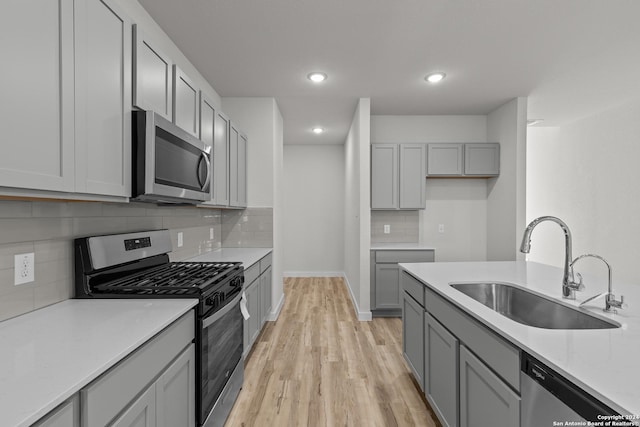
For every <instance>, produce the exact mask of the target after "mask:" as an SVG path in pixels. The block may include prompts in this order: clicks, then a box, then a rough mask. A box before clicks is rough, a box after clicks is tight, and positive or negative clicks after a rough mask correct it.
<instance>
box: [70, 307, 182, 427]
mask: <svg viewBox="0 0 640 427" xmlns="http://www.w3.org/2000/svg"><path fill="white" fill-rule="evenodd" d="M194 325H195V320H194V313H193V310H191V311H189V313H187V314H185V315H184V316H182V317H181V318H180V319H178V320H177V321H176V322H174V323H173V324H172V325H170V326H169V327H168V328H167V329H165V330H164V331H163V332H161V333H160V334H159V335H158V336H156V337H155V338H153V339H151V341H149V342H148V343H146V344H144V346H143V347H142V348H140V349H138V350H136V351H135V352H134V353H133V354H131V355H130V356H128V357H127V358H126V359H124V360H123V361H122V362H120V363H119V364H117V365H116V366H115V367H113V368H112V369H110V370H109V371H107V372H106V373H105V374H104V375H102V376H101V377H100V378H98V379H97V380H95V381H94V382H92V383H91V384H90V385H89V386H87V387H86V388H84V389H82V390H81V391H80V401H81V402H82V403H81V404H82V410H81V413H82V425H83V426H86V427H103V426H105V425H107V424H108V423H109V422H110V421H111V420H112V419H113V418H114V417H115V416H116V415H117V414H118V413H119V412H120V411H122V410H123V409H124V408H125V406H127V405H128V404H129V402H131V401H133V399H134V398H135V397H136V395H138V394H139V393H140V392H141V391H142V390H144V389H145V388H147V387H148V385H149V384H150V383H151V382H152V381H153V380H154V379H155V378H156V377H157V376H158V374H160V372H162V370H163V369H164V368H165V367H166V366H167V365H169V363H170V362H171V361H172V360H173V359H174V358H175V357H176V356H178V355H179V354H180V353H181V352H182V350H183V349H184V348H185V347H187V346H188V345H189V344H190V343H191V342H192V341H193V339H194V337H195V327H194Z"/></svg>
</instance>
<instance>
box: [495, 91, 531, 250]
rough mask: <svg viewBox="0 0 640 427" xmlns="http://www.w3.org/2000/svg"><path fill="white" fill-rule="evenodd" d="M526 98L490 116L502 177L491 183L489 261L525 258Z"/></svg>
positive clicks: (512, 102) (516, 100) (497, 110)
mask: <svg viewBox="0 0 640 427" xmlns="http://www.w3.org/2000/svg"><path fill="white" fill-rule="evenodd" d="M526 121H527V103H526V98H516V99H513V100H511V101H510V102H508V103H506V104H504V105H502V106H501V107H499V108H498V109H496V110H495V111H493V112H491V113H490V114H489V115H488V116H487V138H488V140H490V141H498V142H500V176H499V177H498V178H490V179H489V182H488V185H487V236H488V237H487V260H488V261H510V260H515V259H522V258H523V257H524V256H523V255H522V254H520V252H519V251H518V249H519V244H520V239H521V237H522V232H523V231H524V228H525V226H526V224H525V204H526V200H525V199H526V184H525V182H526V170H525V169H526V167H525V164H526V160H525V159H526Z"/></svg>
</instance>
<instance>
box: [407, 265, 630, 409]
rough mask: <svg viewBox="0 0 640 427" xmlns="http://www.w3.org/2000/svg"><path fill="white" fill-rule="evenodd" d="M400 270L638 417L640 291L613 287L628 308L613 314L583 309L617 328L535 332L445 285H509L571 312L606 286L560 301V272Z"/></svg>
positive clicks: (590, 286) (531, 268) (594, 305)
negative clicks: (565, 306)
mask: <svg viewBox="0 0 640 427" xmlns="http://www.w3.org/2000/svg"><path fill="white" fill-rule="evenodd" d="M400 266H401V267H402V268H403V269H404V270H405V271H407V272H408V273H410V274H411V275H413V276H414V277H416V278H417V279H419V280H420V281H422V282H423V283H424V284H425V285H426V286H428V287H429V288H430V289H432V290H433V291H435V292H436V293H437V294H439V295H440V296H442V297H444V298H445V299H446V300H447V301H449V302H450V303H452V304H453V305H455V306H456V307H458V308H460V309H461V310H463V311H464V312H466V313H467V314H469V315H470V316H472V317H473V318H475V319H476V320H477V321H479V322H481V323H482V324H484V325H485V326H486V327H488V328H490V329H491V330H493V331H494V332H495V333H497V334H498V335H500V336H502V337H503V338H505V339H506V340H507V341H510V342H511V343H513V344H514V345H515V346H517V347H519V348H520V349H522V350H524V351H526V352H528V353H530V354H532V355H533V356H535V357H536V358H538V359H539V360H540V361H541V362H543V363H545V364H547V365H548V366H550V367H551V368H553V369H555V370H557V371H558V372H559V373H560V374H562V375H564V376H565V377H566V378H567V379H569V380H570V381H572V382H574V383H575V384H577V385H578V386H580V387H581V388H583V389H584V390H586V391H587V392H589V393H590V394H591V395H593V396H594V397H596V398H598V399H600V400H602V401H603V402H604V403H606V404H607V405H609V406H610V407H611V408H612V409H614V410H616V411H618V412H620V413H621V414H625V415H634V416H638V415H640V387H639V386H638V384H640V369H638V360H639V357H640V356H639V355H638V354H639V353H640V286H638V285H636V286H633V285H625V284H621V283H616V282H614V292H615V294H616V296H617V297H619V296H620V295H624V297H625V302H628V307H626V308H623V309H619V310H618V314H608V313H604V312H603V311H602V307H603V306H604V301H603V299H602V298H598V299H596V300H594V301H592V302H590V303H588V304H586V305H584V306H583V309H585V310H588V311H589V312H591V313H593V314H595V315H597V316H601V317H602V316H604V317H606V318H608V319H610V320H613V321H615V322H618V323H620V324H621V325H622V326H621V327H620V328H615V329H597V330H560V329H541V328H535V327H531V326H526V325H523V324H520V323H517V322H515V321H513V320H511V319H508V318H507V317H504V316H502V315H500V314H498V313H497V312H495V311H493V310H491V309H490V308H488V307H486V306H484V305H483V304H481V303H479V302H477V301H476V300H474V299H472V298H470V297H468V296H467V295H465V294H463V293H462V292H459V291H457V290H456V289H454V288H452V287H451V286H450V285H449V284H450V283H451V282H486V281H491V282H509V283H513V284H515V285H517V286H520V287H523V288H528V289H531V290H532V291H534V292H538V293H541V294H544V295H547V296H550V297H552V298H554V299H556V300H558V301H561V303H563V304H568V305H571V306H574V307H577V306H578V305H579V303H580V302H581V301H584V300H585V299H587V298H588V297H590V296H592V295H595V294H597V293H600V292H603V291H606V282H604V283H593V282H589V281H587V280H585V286H586V289H585V290H584V292H579V293H578V296H577V300H574V301H571V300H563V299H562V298H561V286H562V285H561V283H562V273H563V271H562V269H560V268H557V267H551V266H548V265H544V264H539V263H535V262H527V261H514V262H448V263H444V262H441V263H415V264H409V263H406V264H400Z"/></svg>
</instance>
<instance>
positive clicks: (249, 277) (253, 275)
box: [244, 262, 260, 289]
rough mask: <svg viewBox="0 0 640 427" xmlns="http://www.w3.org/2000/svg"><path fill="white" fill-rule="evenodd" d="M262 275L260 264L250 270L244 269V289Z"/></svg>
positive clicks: (254, 265) (252, 266)
mask: <svg viewBox="0 0 640 427" xmlns="http://www.w3.org/2000/svg"><path fill="white" fill-rule="evenodd" d="M259 275H260V263H259V262H256V263H255V264H253V265H251V267H249V268H245V269H244V288H245V289H246V288H247V286H249V285H250V284H251V283H253V281H254V280H256V279H257V278H258V276H259Z"/></svg>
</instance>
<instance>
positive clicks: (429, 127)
mask: <svg viewBox="0 0 640 427" xmlns="http://www.w3.org/2000/svg"><path fill="white" fill-rule="evenodd" d="M486 141H487V117H486V116H478V115H473V116H371V142H372V143H373V142H378V143H381V142H391V143H402V142H409V143H411V142H416V143H419V142H445V143H446V142H451V143H454V142H486ZM426 199H427V202H426V209H425V210H421V211H419V221H420V224H419V225H420V242H421V243H425V244H428V245H431V246H434V247H435V248H436V260H437V261H484V260H485V259H486V247H487V232H486V230H487V180H486V179H464V180H461V179H440V178H438V179H427V185H426ZM439 224H443V225H444V226H445V232H444V233H439V232H438V225H439Z"/></svg>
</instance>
